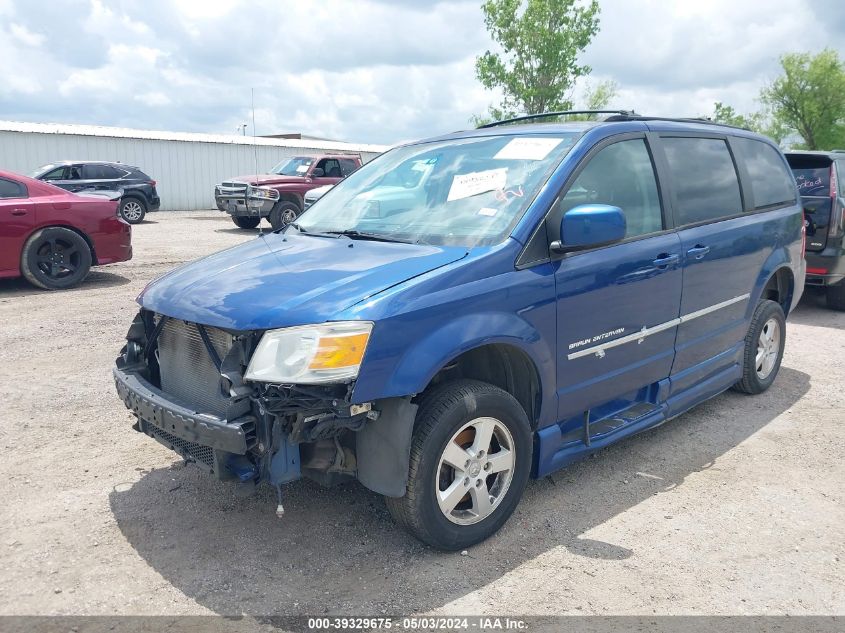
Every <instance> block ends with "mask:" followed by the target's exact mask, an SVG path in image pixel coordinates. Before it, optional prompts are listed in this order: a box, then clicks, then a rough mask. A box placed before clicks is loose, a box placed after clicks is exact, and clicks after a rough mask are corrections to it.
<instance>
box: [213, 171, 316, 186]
mask: <svg viewBox="0 0 845 633" xmlns="http://www.w3.org/2000/svg"><path fill="white" fill-rule="evenodd" d="M226 180H227V182H245V183H248V184H250V185H284V184H290V183H295V182H307V181H308V180H309V179H308V178H306V177H305V176H280V175H279V174H253V175H252V176H237V177H236V178H227V179H226Z"/></svg>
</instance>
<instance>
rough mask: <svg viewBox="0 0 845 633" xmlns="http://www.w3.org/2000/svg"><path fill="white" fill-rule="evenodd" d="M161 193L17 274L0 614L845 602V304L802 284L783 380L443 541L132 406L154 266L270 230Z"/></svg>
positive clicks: (601, 459)
mask: <svg viewBox="0 0 845 633" xmlns="http://www.w3.org/2000/svg"><path fill="white" fill-rule="evenodd" d="M254 233H255V232H253V231H241V230H238V229H236V228H234V226H233V225H232V223H231V222H230V221H229V220H228V219H227V218H226V217H224V216H222V215H221V214H219V213H216V212H214V213H212V212H202V213H178V214H176V213H168V214H166V213H159V214H153V215H151V216H150V221H148V222H145V223H144V224H142V225H140V226H138V227H136V228H135V238H134V242H135V259H134V260H133V261H131V262H129V263H126V264H118V265H114V266H110V267H106V268H103V269H98V270H96V271H95V272H94V273H92V275H91V277H90V279H89V280H88V282H87V283H85V284H84V285H83V286H82V287H81V288H78V289H76V290H72V291H68V292H64V293H47V292H42V291H37V290H34V289H32V288H30V287H29V286H27V285H26V284H25V283H23V282H22V281H0V384H2V391H1V392H0V393H2V394H3V400H2V402H3V409H2V412H0V445H2V446H3V456H4V458H3V460H2V463H0V482H2V483H0V495H2V500H3V512H2V517H3V520H2V521H0V565H2V570H3V571H2V572H0V614H116V613H117V614H157V613H166V614H189V613H192V614H203V613H206V614H207V613H220V614H240V613H249V614H309V615H318V614H322V613H349V612H353V613H368V614H382V613H388V614H407V613H411V612H420V611H421V612H440V613H452V614H482V613H493V614H500V615H503V614H522V615H525V614H542V615H547V614H564V613H566V614H641V615H650V614H653V613H656V614H669V613H672V614H679V613H683V614H750V613H755V614H784V613H788V614H796V615H798V614H828V613H838V614H842V613H845V562H843V561H844V560H845V504H843V501H845V492H843V490H845V395H843V394H845V314H838V313H833V312H830V311H828V310H826V309H825V308H824V307H823V302H822V301H821V298H820V297H819V296H818V295H816V294H809V295H807V296H805V298H804V300H803V301H802V304H801V306H800V307H799V308H798V310H797V311H796V312H795V313H794V314H793V315H792V316H791V317H790V324H789V327H788V339H787V349H786V357H785V359H784V364H783V368H782V370H781V373H780V376H779V377H778V380H777V382H776V383H775V386H774V387H773V388H772V389H771V390H770V391H769V392H768V393H766V394H764V395H762V396H758V397H747V396H742V395H739V394H736V393H726V394H724V395H722V396H719V397H718V398H715V399H714V400H711V401H710V402H707V403H705V404H704V405H702V406H699V407H698V408H696V409H695V410H694V411H692V412H690V413H688V414H686V415H684V416H682V417H681V418H679V419H677V420H674V421H673V422H671V423H669V424H667V425H665V426H663V427H661V428H658V429H656V430H653V431H651V432H648V433H645V434H642V435H640V436H638V437H636V438H634V439H631V440H628V441H625V442H623V443H622V444H620V445H617V446H615V447H613V448H610V449H608V450H605V451H604V452H602V453H600V454H599V455H597V456H596V457H595V458H594V459H590V460H587V461H585V462H582V463H580V464H578V465H576V466H574V467H572V468H569V469H568V470H566V471H563V472H559V473H557V474H556V475H554V477H553V478H547V479H543V480H541V481H535V482H532V483H531V484H530V485H529V488H528V491H527V494H526V498H525V499H524V500H523V502H522V504H521V505H520V506H519V508H518V509H517V512H516V514H515V515H514V516H513V518H512V519H511V520H510V522H509V523H508V524H507V526H506V527H505V529H503V530H502V531H501V532H500V533H499V534H498V535H497V536H496V537H494V538H492V539H490V540H489V541H487V542H485V543H483V544H481V545H479V546H477V547H475V548H473V549H471V550H470V551H469V552H468V555H467V556H461V555H459V554H457V553H456V554H443V553H440V552H435V551H432V550H429V549H427V548H425V547H423V546H422V545H420V544H419V543H418V542H417V541H415V540H413V539H412V538H411V537H409V536H407V535H406V534H405V533H404V532H402V531H400V530H399V529H397V528H395V527H394V526H393V524H392V523H391V521H390V518H389V516H388V513H387V511H386V509H385V507H384V503H383V502H382V500H381V499H380V498H379V497H378V496H377V495H374V494H372V493H370V492H368V491H366V490H365V489H363V488H362V487H360V486H357V485H347V486H343V487H339V488H336V489H332V490H323V489H321V488H319V487H318V486H317V485H315V484H311V483H309V482H298V483H296V484H293V485H291V486H289V487H288V490H287V497H286V502H285V505H286V508H287V515H286V516H285V518H284V519H283V520H278V519H277V518H276V517H275V515H274V508H275V503H274V498H273V494H272V491H271V490H264V491H262V492H260V493H259V494H257V495H256V496H254V497H252V498H248V499H239V498H235V497H234V496H233V494H232V489H231V488H230V487H229V486H228V485H226V484H222V483H219V482H217V481H215V480H214V479H212V478H210V477H208V476H206V475H205V474H203V473H201V472H200V471H199V469H197V468H195V467H182V465H181V462H180V461H179V460H177V459H176V458H175V456H174V454H173V453H171V452H169V451H168V450H166V449H165V448H163V447H162V446H160V445H158V444H157V443H155V442H154V441H153V440H151V439H150V438H148V437H146V436H143V435H140V434H138V433H135V432H134V431H132V430H131V429H130V425H131V419H130V415H129V414H128V413H127V411H126V410H125V409H124V407H123V404H122V403H121V402H120V401H119V400H118V398H117V397H116V395H115V393H114V388H113V384H112V380H111V375H110V371H111V366H112V362H113V360H114V357H115V355H116V354H117V352H118V350H119V349H120V347H121V344H122V339H123V336H124V334H125V332H126V329H127V327H128V325H129V323H130V321H131V319H132V317H133V315H134V314H135V311H136V305H135V303H134V298H135V296H136V295H137V294H138V292H139V291H140V290H141V289H142V288H143V287H144V285H145V284H146V283H147V282H148V281H149V280H151V279H152V278H154V277H156V276H157V275H159V274H161V273H163V272H165V271H167V270H168V269H170V268H172V267H173V266H175V265H176V264H178V263H180V262H183V261H185V260H188V259H192V258H195V257H198V256H200V255H203V254H206V253H210V252H212V251H215V250H218V249H221V248H224V247H227V246H231V245H234V244H237V243H239V242H242V241H244V240H246V239H249V238H250V237H251V236H252V235H254Z"/></svg>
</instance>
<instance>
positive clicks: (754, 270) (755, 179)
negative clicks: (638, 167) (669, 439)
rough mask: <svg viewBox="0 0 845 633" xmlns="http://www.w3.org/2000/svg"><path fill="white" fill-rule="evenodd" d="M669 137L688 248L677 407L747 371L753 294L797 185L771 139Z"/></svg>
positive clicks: (667, 150) (666, 145)
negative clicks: (745, 353)
mask: <svg viewBox="0 0 845 633" xmlns="http://www.w3.org/2000/svg"><path fill="white" fill-rule="evenodd" d="M660 140H661V147H662V149H663V156H664V157H665V161H666V163H665V169H666V170H667V171H668V173H669V174H670V177H671V178H670V180H671V185H672V208H673V215H674V221H675V224H676V226H678V235H679V236H680V239H681V251H682V257H683V295H682V297H681V311H680V324H679V325H678V334H677V339H676V343H675V362H674V365H673V366H672V375H671V395H672V397H673V398H674V400H673V399H672V398H670V414H671V413H672V411H673V410H680V409H685V408H686V407H687V406H688V405H689V404H690V402H691V401H696V400H700V399H704V398H706V397H709V396H711V395H714V394H715V393H718V392H719V391H722V390H723V389H724V383H725V382H726V381H729V380H731V379H732V376H734V375H735V374H736V375H737V376H736V377H737V378H738V372H739V371H740V368H741V362H742V358H741V354H742V350H743V343H744V338H745V334H746V332H747V328H748V314H749V313H750V306H749V302H750V299H751V294H752V292H753V291H754V288H755V287H756V286H757V283H758V277H759V275H760V272H761V270H762V268H763V265H764V263H765V261H766V259H767V258H768V256H769V255H770V254H771V253H772V251H773V248H774V246H775V244H776V243H777V241H778V236H779V235H782V234H785V233H786V231H785V229H784V227H783V226H781V225H780V223H782V222H788V221H790V220H794V219H795V218H794V204H795V195H796V194H795V188H794V187H793V186H792V183H791V182H790V181H789V172H788V170H787V167H786V165H785V164H784V162H783V159H782V158H781V157H780V153H779V152H778V151H777V150H776V149H775V148H774V147H772V146H771V145H769V144H767V143H764V142H762V141H759V140H756V139H744V138H743V139H741V138H735V137H726V136H719V135H714V136H712V137H711V136H702V135H695V136H692V135H690V136H681V135H676V134H672V135H668V134H664V135H661V139H660ZM740 173H742V174H743V178H742V180H743V181H744V182H745V183H746V186H745V187H742V186H741V185H740V177H739V174H740ZM752 183H756V186H754V188H753V190H752ZM755 193H756V197H755ZM778 208H783V209H784V210H783V211H782V212H778V211H777V209H778ZM788 209H792V211H789V210H788ZM684 392H686V394H685V395H679V394H684Z"/></svg>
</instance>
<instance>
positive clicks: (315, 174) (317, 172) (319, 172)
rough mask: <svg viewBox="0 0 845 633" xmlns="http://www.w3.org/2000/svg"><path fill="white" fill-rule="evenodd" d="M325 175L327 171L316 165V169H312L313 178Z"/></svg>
mask: <svg viewBox="0 0 845 633" xmlns="http://www.w3.org/2000/svg"><path fill="white" fill-rule="evenodd" d="M325 175H326V172H324V171H323V170H322V169H321V168H320V167H315V168H314V169H312V170H311V177H312V178H322V177H323V176H325Z"/></svg>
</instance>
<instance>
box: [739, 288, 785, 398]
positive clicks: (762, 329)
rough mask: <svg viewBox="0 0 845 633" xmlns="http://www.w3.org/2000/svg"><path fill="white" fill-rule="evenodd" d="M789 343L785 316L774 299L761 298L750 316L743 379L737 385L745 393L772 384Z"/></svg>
mask: <svg viewBox="0 0 845 633" xmlns="http://www.w3.org/2000/svg"><path fill="white" fill-rule="evenodd" d="M785 344H786V317H784V315H783V308H781V307H780V304H779V303H777V302H775V301H769V300H765V301H761V302H760V303H759V304H757V309H756V310H754V316H753V317H751V325H750V326H749V327H748V334H746V335H745V351H744V353H743V362H742V380H740V381H739V382H738V383H736V384H735V385H734V389H735V390H736V391H741V392H743V393H750V394H758V393H763V392H764V391H766V389H768V388H769V387H771V386H772V383H773V382H774V381H775V378H776V377H777V374H778V371H779V370H780V363H781V360H783V350H784V346H785Z"/></svg>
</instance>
